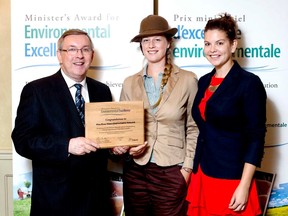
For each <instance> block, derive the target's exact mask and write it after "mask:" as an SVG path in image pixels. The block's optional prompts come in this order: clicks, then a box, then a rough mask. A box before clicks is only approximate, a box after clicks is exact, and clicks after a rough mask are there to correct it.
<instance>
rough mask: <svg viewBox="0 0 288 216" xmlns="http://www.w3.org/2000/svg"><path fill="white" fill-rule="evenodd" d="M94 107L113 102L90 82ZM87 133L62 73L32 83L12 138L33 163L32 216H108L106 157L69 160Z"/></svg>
mask: <svg viewBox="0 0 288 216" xmlns="http://www.w3.org/2000/svg"><path fill="white" fill-rule="evenodd" d="M87 85H88V91H89V98H90V102H102V101H111V100H112V96H111V92H110V89H109V88H108V87H107V86H106V85H104V84H102V83H100V82H98V81H96V80H93V79H91V78H88V77H87ZM84 133H85V129H84V126H83V125H82V123H81V119H80V117H79V115H78V112H77V110H76V107H75V104H74V101H73V98H72V97H71V93H70V91H69V89H68V87H67V84H66V82H65V80H64V78H63V76H62V75H61V72H60V70H59V71H58V72H57V73H55V74H54V75H52V76H49V77H45V78H42V79H39V80H36V81H32V82H30V83H28V84H27V85H26V86H25V87H24V88H23V91H22V93H21V98H20V103H19V107H18V110H17V117H16V120H15V128H14V130H13V132H12V139H13V141H14V145H15V149H16V151H17V152H18V153H19V154H20V155H21V156H23V157H26V158H28V159H31V160H32V167H33V182H32V183H33V188H32V204H31V215H35V216H40V215H41V216H43V215H49V216H51V215H53V216H58V215H59V216H64V215H69V216H71V215H75V216H76V215H77V216H80V215H81V216H82V215H83V216H88V215H101V214H99V212H107V213H105V214H102V215H109V213H108V209H110V210H111V209H112V208H111V206H109V205H108V200H109V195H110V194H109V185H108V183H109V181H108V174H107V156H108V154H107V151H106V150H97V151H96V152H94V153H90V154H86V155H84V156H75V155H70V156H68V143H69V140H70V139H71V138H74V137H79V136H85V134H84Z"/></svg>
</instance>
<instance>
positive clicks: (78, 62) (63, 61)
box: [57, 35, 94, 82]
mask: <svg viewBox="0 0 288 216" xmlns="http://www.w3.org/2000/svg"><path fill="white" fill-rule="evenodd" d="M71 48H75V49H77V50H78V51H77V52H76V53H75V54H72V53H70V52H67V50H69V49H71ZM83 48H84V49H85V48H88V50H89V49H91V52H83V51H82V50H80V49H83ZM86 50H87V49H86ZM93 57H94V51H93V50H92V47H91V43H90V40H89V38H88V37H87V36H86V35H68V36H66V37H65V38H64V40H63V43H62V46H61V49H60V50H58V52H57V58H58V61H59V63H60V65H61V69H62V70H63V72H64V73H65V74H66V75H67V76H68V77H70V78H71V79H73V80H74V81H76V82H81V81H82V80H83V79H84V78H85V76H86V73H87V71H88V69H89V67H90V64H91V62H92V61H93Z"/></svg>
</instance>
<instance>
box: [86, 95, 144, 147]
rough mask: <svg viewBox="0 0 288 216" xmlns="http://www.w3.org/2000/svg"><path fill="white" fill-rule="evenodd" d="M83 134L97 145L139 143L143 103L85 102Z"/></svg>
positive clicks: (142, 122)
mask: <svg viewBox="0 0 288 216" xmlns="http://www.w3.org/2000/svg"><path fill="white" fill-rule="evenodd" d="M85 137H86V138H89V139H91V140H93V141H95V142H96V143H98V144H99V145H100V147H101V148H112V147H115V146H124V145H128V146H136V145H140V144H143V143H144V106H143V102H142V101H120V102H94V103H85Z"/></svg>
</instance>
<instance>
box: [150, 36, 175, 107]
mask: <svg viewBox="0 0 288 216" xmlns="http://www.w3.org/2000/svg"><path fill="white" fill-rule="evenodd" d="M166 39H167V40H168V42H169V43H170V46H169V48H167V50H166V64H165V68H164V73H163V76H162V80H161V86H160V96H159V98H158V100H157V101H156V103H155V104H153V105H152V106H151V108H152V109H154V108H156V107H157V106H158V105H159V104H160V102H161V100H162V95H163V91H164V87H165V85H166V84H167V82H168V79H169V77H170V75H171V72H172V69H173V64H172V54H171V50H172V45H173V38H167V37H166Z"/></svg>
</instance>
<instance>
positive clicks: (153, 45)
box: [141, 36, 170, 64]
mask: <svg viewBox="0 0 288 216" xmlns="http://www.w3.org/2000/svg"><path fill="white" fill-rule="evenodd" d="M141 46H142V52H143V55H144V56H145V58H146V59H147V61H148V63H159V62H163V63H164V64H165V62H166V59H165V58H166V50H167V49H168V48H169V46H170V43H169V42H168V41H167V39H166V37H164V36H151V37H145V38H143V39H142V41H141Z"/></svg>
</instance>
